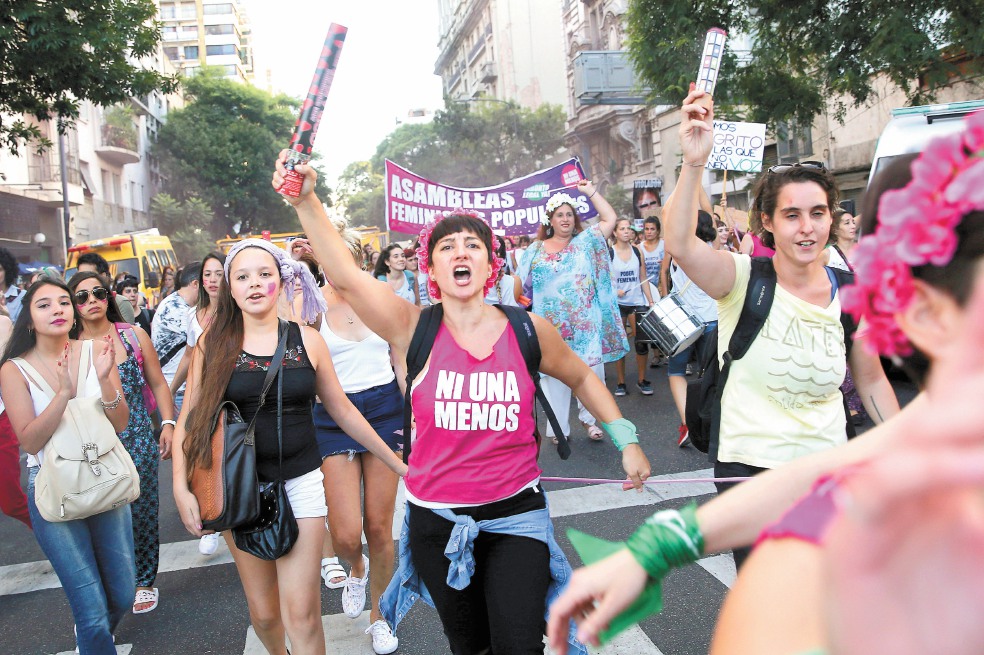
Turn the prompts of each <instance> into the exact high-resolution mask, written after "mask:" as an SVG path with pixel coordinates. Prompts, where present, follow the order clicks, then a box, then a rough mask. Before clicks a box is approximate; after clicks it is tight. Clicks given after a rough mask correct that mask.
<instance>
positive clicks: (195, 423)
mask: <svg viewBox="0 0 984 655" xmlns="http://www.w3.org/2000/svg"><path fill="white" fill-rule="evenodd" d="M271 258H272V255H271ZM276 268H277V270H279V268H280V267H279V266H278V267H276ZM279 283H280V284H281V285H283V281H282V280H281V281H280V282H279ZM215 304H216V308H215V318H213V319H212V324H211V325H210V326H209V328H208V329H207V330H205V333H204V334H203V335H202V336H201V338H199V339H198V343H197V344H195V352H194V356H195V357H200V358H201V360H202V366H201V369H200V370H202V371H208V375H202V376H201V377H202V379H201V380H199V381H198V386H197V387H196V389H195V397H194V399H192V402H193V403H194V406H193V407H192V409H191V411H190V412H189V414H188V420H187V423H186V424H185V432H186V437H185V440H184V454H185V459H186V462H187V469H188V475H191V472H192V471H193V470H194V468H195V467H196V466H202V467H204V468H209V467H211V466H212V431H211V430H212V418H213V417H214V416H215V412H216V411H217V410H218V409H219V405H220V404H221V403H222V400H223V399H224V398H225V392H226V387H228V386H229V380H231V379H232V373H233V370H234V369H235V367H236V360H237V359H239V354H240V352H242V349H243V336H244V332H245V331H244V328H243V311H242V309H240V308H239V305H237V304H236V301H235V299H233V297H232V290H231V289H230V287H229V281H228V280H227V279H226V278H225V276H223V278H222V280H220V281H219V293H218V296H217V297H216V299H215Z"/></svg>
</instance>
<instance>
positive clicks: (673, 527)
mask: <svg viewBox="0 0 984 655" xmlns="http://www.w3.org/2000/svg"><path fill="white" fill-rule="evenodd" d="M696 512H697V505H696V504H695V503H691V504H690V505H688V506H687V507H684V508H683V509H681V510H679V511H677V510H664V511H661V512H656V513H655V514H653V515H652V516H651V517H649V518H648V519H646V522H645V523H643V524H642V525H641V526H639V528H638V529H636V531H635V532H634V533H633V534H632V536H631V537H629V539H628V541H627V542H625V543H622V542H613V541H607V540H605V539H599V538H598V537H593V536H591V535H589V534H585V533H583V532H579V531H577V530H568V531H567V536H568V538H569V539H570V540H571V545H572V546H574V550H575V551H577V554H578V555H579V556H580V557H581V560H582V561H584V563H585V564H593V563H594V562H597V561H598V560H601V559H604V558H606V557H608V556H609V555H613V554H614V553H616V552H618V551H620V550H622V549H623V548H628V550H629V552H630V553H631V554H632V556H633V557H634V558H635V559H636V561H637V562H639V564H640V565H641V566H642V567H643V568H644V569H646V572H647V573H648V574H649V582H648V583H646V587H645V588H644V589H643V590H642V593H641V594H639V597H638V598H636V600H635V602H634V603H632V604H631V605H630V606H629V607H628V608H626V610H625V611H623V612H622V613H621V614H619V615H618V616H616V617H615V618H614V619H612V620H611V622H610V623H609V624H608V627H607V628H606V629H605V630H604V631H602V633H601V634H600V635H599V638H600V640H601V643H602V644H603V645H604V644H605V643H607V642H609V641H611V640H612V639H613V638H614V637H615V636H616V635H618V634H619V633H620V632H622V631H623V630H625V629H626V628H629V627H632V626H633V625H635V624H637V623H639V622H640V621H642V620H644V619H645V618H647V617H649V616H652V615H653V614H657V613H659V612H660V611H661V610H662V609H663V594H662V591H663V590H662V580H663V577H665V576H666V574H667V573H669V571H670V570H671V569H674V568H680V567H683V566H685V565H687V564H690V563H691V562H696V561H697V560H698V559H700V557H701V555H702V554H703V552H704V537H703V535H701V533H700V528H699V527H698V525H697V514H696Z"/></svg>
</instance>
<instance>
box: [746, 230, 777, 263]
mask: <svg viewBox="0 0 984 655" xmlns="http://www.w3.org/2000/svg"><path fill="white" fill-rule="evenodd" d="M748 236H750V237H752V257H773V256H775V254H776V251H775V250H773V249H772V248H770V247H769V246H767V245H765V244H764V243H762V239H759V238H758V237H757V236H756V235H754V234H752V233H751V232H749V233H748Z"/></svg>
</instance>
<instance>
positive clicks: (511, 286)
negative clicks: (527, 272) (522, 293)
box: [485, 275, 519, 307]
mask: <svg viewBox="0 0 984 655" xmlns="http://www.w3.org/2000/svg"><path fill="white" fill-rule="evenodd" d="M515 279H516V278H515V277H513V276H512V275H503V276H502V279H501V280H499V283H498V284H496V285H493V286H492V288H491V289H489V293H488V295H486V296H485V303H486V304H487V305H509V306H510V307H519V303H518V302H516V287H515V284H516V283H515V282H514V280H515Z"/></svg>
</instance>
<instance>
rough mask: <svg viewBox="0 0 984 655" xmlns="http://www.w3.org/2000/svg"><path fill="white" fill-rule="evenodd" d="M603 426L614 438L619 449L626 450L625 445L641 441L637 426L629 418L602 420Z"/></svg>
mask: <svg viewBox="0 0 984 655" xmlns="http://www.w3.org/2000/svg"><path fill="white" fill-rule="evenodd" d="M601 426H602V427H603V428H605V431H606V432H607V433H608V436H609V437H611V438H612V441H613V442H614V443H615V446H616V447H617V448H618V449H619V450H625V447H626V446H628V445H629V444H633V443H639V435H638V434H637V433H636V426H635V424H634V423H633V422H632V421H630V420H629V419H627V418H619V419H615V420H614V421H612V422H611V423H605V422H604V421H602V423H601Z"/></svg>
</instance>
